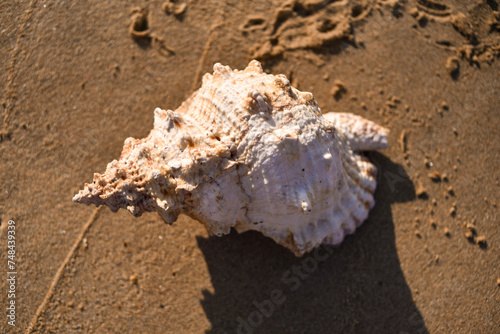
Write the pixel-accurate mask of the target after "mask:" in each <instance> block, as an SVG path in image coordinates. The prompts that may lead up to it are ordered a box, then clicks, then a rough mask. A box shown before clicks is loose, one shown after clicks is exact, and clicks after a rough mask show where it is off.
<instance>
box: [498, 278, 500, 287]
mask: <svg viewBox="0 0 500 334" xmlns="http://www.w3.org/2000/svg"><path fill="white" fill-rule="evenodd" d="M497 286H498V287H500V278H497Z"/></svg>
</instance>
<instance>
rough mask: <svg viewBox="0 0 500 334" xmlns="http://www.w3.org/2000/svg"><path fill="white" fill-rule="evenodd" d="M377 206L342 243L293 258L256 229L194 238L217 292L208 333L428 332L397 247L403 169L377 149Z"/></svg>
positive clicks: (208, 307) (410, 193)
mask: <svg viewBox="0 0 500 334" xmlns="http://www.w3.org/2000/svg"><path fill="white" fill-rule="evenodd" d="M370 159H371V160H372V161H373V162H374V163H375V164H376V165H377V166H378V168H379V180H378V182H379V183H378V186H377V191H376V193H375V200H376V205H375V207H374V208H373V210H372V211H371V212H370V216H369V219H368V220H367V221H366V222H365V223H364V224H363V226H361V227H360V228H359V229H358V230H357V231H356V233H355V234H354V235H353V236H349V237H347V238H346V240H344V242H343V243H342V244H341V245H340V246H339V247H327V246H322V247H319V248H318V249H317V250H316V251H313V252H311V253H309V254H306V255H304V257H302V258H297V257H295V256H294V255H293V254H292V253H291V252H290V251H288V250H287V249H285V248H284V247H282V246H279V245H277V244H276V243H274V241H272V240H271V239H269V238H266V237H264V236H262V235H261V234H259V233H257V232H246V233H243V234H237V233H236V232H234V231H233V232H232V233H231V234H230V235H228V236H225V237H222V238H216V237H211V238H202V237H198V238H197V242H198V245H199V247H200V249H201V251H202V252H203V254H204V256H205V259H206V263H207V266H208V269H209V272H210V275H211V280H212V285H213V287H214V293H213V294H212V293H210V292H208V291H203V295H204V297H203V299H202V300H201V305H202V307H203V309H204V311H205V313H206V315H207V318H208V319H209V320H210V322H211V324H212V328H211V329H210V330H208V331H207V332H206V333H210V334H216V333H217V334H218V333H245V334H249V333H400V334H403V333H428V330H427V328H426V326H425V323H424V321H423V319H422V316H421V314H420V312H419V310H418V309H417V307H416V305H415V303H414V302H413V300H412V295H411V292H410V289H409V287H408V285H407V283H406V280H405V277H404V275H403V272H402V270H401V266H400V262H399V259H398V255H397V252H396V245H395V235H394V223H393V219H392V214H391V204H392V203H396V202H407V201H412V200H414V199H415V189H414V186H413V183H412V182H411V181H410V179H409V178H408V175H407V174H406V173H405V172H404V169H403V168H402V167H401V166H400V165H397V164H394V163H393V162H391V161H390V160H389V159H388V158H386V157H385V156H383V155H381V154H379V153H372V154H370Z"/></svg>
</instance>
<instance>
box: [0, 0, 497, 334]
mask: <svg viewBox="0 0 500 334" xmlns="http://www.w3.org/2000/svg"><path fill="white" fill-rule="evenodd" d="M499 11H500V8H499V2H498V1H496V0H471V1H459V0H352V1H346V0H345V1H328V0H296V1H277V0H273V1H262V0H255V1H235V0H225V1H222V0H221V1H213V0H207V1H201V0H175V1H174V0H169V1H164V0H161V1H159V0H158V1H156V0H153V1H112V2H92V1H36V0H32V1H26V0H22V1H18V2H16V3H13V2H12V3H11V2H9V1H4V2H3V3H1V4H0V18H1V20H0V45H2V48H0V66H1V67H2V70H1V71H0V83H1V85H0V89H1V99H2V103H1V105H0V119H1V121H2V123H1V127H0V170H1V178H0V247H1V248H2V251H1V252H0V305H1V309H2V316H1V317H0V333H210V334H218V333H255V334H257V333H398V334H403V333H491V334H494V333H499V332H500V251H499V249H500V248H499V247H500V218H499V210H498V205H499V201H500V196H499V194H500V140H499V139H500V59H499V55H500V13H499ZM252 59H257V60H259V61H260V62H261V63H262V66H263V68H264V71H265V72H267V73H272V74H280V73H281V74H284V75H286V76H287V77H288V78H289V80H290V82H291V83H292V85H293V86H294V87H296V88H297V89H299V90H301V91H307V92H312V93H313V94H314V98H315V99H316V101H317V103H318V105H319V107H320V108H321V110H322V111H323V112H329V111H335V112H350V113H354V114H357V115H360V116H363V117H365V118H367V119H369V120H372V121H374V122H376V123H378V124H380V125H382V126H384V127H386V128H387V129H389V130H390V134H389V148H388V149H386V150H383V151H378V152H370V153H369V158H370V160H371V161H372V162H373V163H374V164H375V165H376V166H377V168H378V175H377V189H376V192H375V201H376V204H375V207H374V208H373V209H372V210H371V212H370V215H369V218H368V219H367V220H366V221H365V222H364V223H363V225H362V226H361V227H360V228H358V229H357V230H356V232H355V233H354V234H353V235H351V236H348V237H347V238H346V239H345V240H344V242H343V243H342V244H341V245H340V246H338V247H330V248H325V249H324V253H323V255H325V256H324V257H322V258H321V261H317V262H318V263H317V267H315V268H314V269H311V270H309V271H307V270H306V271H304V270H303V268H305V267H304V266H305V263H306V262H307V261H308V260H307V259H308V258H309V259H310V258H311V257H312V256H314V255H313V254H306V255H304V256H303V257H296V256H295V255H294V254H293V253H292V252H290V251H289V250H287V249H286V248H284V247H282V246H280V245H278V244H276V243H275V242H273V241H272V240H271V239H269V238H266V237H264V236H263V235H261V234H260V233H256V232H246V233H243V234H238V233H236V232H235V231H233V232H231V234H229V235H226V236H223V237H220V238H219V237H216V236H209V235H208V233H207V231H206V230H205V228H204V227H203V225H202V224H200V223H199V222H197V221H195V220H193V219H191V218H189V217H187V216H181V217H180V218H179V220H178V221H177V222H176V223H175V224H173V225H172V226H169V225H167V224H165V223H164V222H163V220H162V219H161V218H160V217H159V216H158V215H157V214H156V213H147V214H144V215H142V216H141V217H138V218H136V217H134V216H132V215H131V214H130V213H129V212H127V211H125V210H120V211H118V212H117V213H112V212H111V211H110V210H109V209H108V208H107V207H100V208H95V207H94V206H85V205H79V204H76V203H73V202H72V197H73V196H74V195H75V194H76V193H78V191H79V190H80V189H82V188H83V186H84V184H85V183H86V182H91V181H92V177H93V173H94V172H99V173H102V172H104V170H105V169H106V165H107V164H108V163H109V162H110V161H112V160H113V159H118V158H119V157H120V152H121V151H122V147H123V143H124V140H125V139H127V138H129V137H133V138H144V137H146V136H147V135H148V133H149V131H150V130H151V128H152V127H153V111H154V110H155V108H156V107H160V108H163V109H172V110H174V109H175V108H177V107H178V106H179V105H180V104H181V103H182V102H183V101H184V100H186V99H187V98H188V97H189V96H190V95H191V94H192V93H193V92H194V91H195V90H196V89H198V88H199V87H200V85H201V79H202V76H203V74H205V73H211V72H212V71H213V65H214V64H215V63H217V62H219V63H221V64H223V65H229V66H230V67H231V68H235V69H243V68H245V67H246V66H247V65H248V63H249V61H250V60H252ZM9 231H15V233H13V232H9ZM14 235H15V238H13V237H9V236H14ZM9 241H11V242H10V243H9ZM14 241H15V242H14ZM9 251H10V252H9ZM9 256H10V257H9ZM8 261H11V262H8ZM9 266H12V267H9ZM300 268H302V270H301V269H300ZM276 291H279V293H276ZM269 301H271V303H270V302H269ZM11 305H14V306H13V307H11ZM9 307H10V309H9Z"/></svg>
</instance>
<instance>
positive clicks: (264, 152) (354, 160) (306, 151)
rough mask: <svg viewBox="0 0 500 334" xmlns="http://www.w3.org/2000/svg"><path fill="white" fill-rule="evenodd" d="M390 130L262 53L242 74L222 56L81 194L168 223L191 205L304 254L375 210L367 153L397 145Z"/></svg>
mask: <svg viewBox="0 0 500 334" xmlns="http://www.w3.org/2000/svg"><path fill="white" fill-rule="evenodd" d="M387 133H388V131H387V130H386V129H384V128H382V127H380V126H378V125H376V124H375V123H373V122H370V121H368V120H365V119H363V118H362V117H359V116H355V115H351V114H340V113H328V114H325V116H323V115H322V113H321V110H320V109H319V108H318V105H317V103H316V101H315V100H314V97H313V95H312V94H311V93H308V92H301V91H299V90H297V89H295V88H293V87H292V86H291V85H290V82H289V81H288V79H287V78H286V77H285V76H284V75H271V74H266V73H264V71H263V69H262V66H261V64H260V63H259V62H258V61H255V60H253V61H251V62H250V64H249V65H248V66H247V67H246V68H245V69H244V70H242V71H238V70H232V69H231V68H229V67H228V66H223V65H221V64H219V63H217V64H215V65H214V72H213V74H205V76H204V77H203V84H202V86H201V87H200V89H199V90H198V91H196V92H195V93H193V94H192V95H191V97H190V98H189V99H188V100H186V101H185V102H183V103H182V104H181V106H179V108H177V109H176V110H175V111H172V110H163V109H160V108H157V109H156V110H155V112H154V127H153V129H152V130H151V132H150V134H149V135H148V136H147V137H146V138H144V139H133V138H128V139H127V140H125V145H124V148H123V151H122V154H121V156H120V158H119V159H118V160H113V161H112V162H111V163H109V164H108V166H107V168H106V171H105V172H104V174H102V175H101V174H94V180H93V182H92V183H90V184H86V185H85V187H84V189H83V190H81V191H80V192H79V193H78V194H77V195H75V197H74V198H73V201H75V202H78V203H85V204H90V203H94V204H95V205H97V206H99V205H102V204H104V205H107V206H108V207H109V208H110V209H111V210H112V211H117V210H118V209H120V208H125V209H127V210H129V211H130V212H131V213H132V214H134V215H135V216H140V215H141V214H142V213H143V212H146V211H156V212H158V213H159V214H160V216H161V217H162V218H163V219H164V220H165V221H166V222H167V223H169V224H172V223H173V222H175V221H176V219H177V217H178V215H179V214H180V213H184V214H186V215H188V216H190V217H192V218H194V219H197V220H199V221H200V222H202V223H203V224H204V226H205V227H206V228H207V230H208V231H209V232H210V233H211V234H216V235H223V234H227V233H229V231H230V229H231V227H233V228H235V229H236V230H237V231H239V232H243V231H247V230H257V231H260V232H262V233H263V234H264V235H266V236H268V237H270V238H272V239H274V240H275V241H276V242H278V243H279V244H281V245H284V246H285V247H287V248H289V249H290V250H291V251H293V252H294V253H295V254H296V255H298V256H301V255H303V254H304V253H306V252H308V251H310V250H312V249H313V248H315V247H317V246H319V245H320V244H322V243H327V244H339V243H340V242H342V240H343V239H344V236H345V235H347V234H351V233H354V231H355V229H356V228H357V227H358V226H359V225H361V223H362V222H363V221H364V220H365V219H366V218H367V216H368V212H369V210H370V209H371V208H372V207H373V205H374V200H373V192H374V190H375V186H376V178H375V176H376V168H375V166H374V165H373V164H371V163H370V162H369V161H368V159H367V158H366V157H365V156H364V155H363V153H362V152H361V151H367V150H376V149H382V148H385V147H387Z"/></svg>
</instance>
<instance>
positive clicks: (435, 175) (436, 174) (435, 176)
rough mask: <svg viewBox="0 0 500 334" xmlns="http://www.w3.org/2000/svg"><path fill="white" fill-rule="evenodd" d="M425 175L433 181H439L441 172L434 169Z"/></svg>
mask: <svg viewBox="0 0 500 334" xmlns="http://www.w3.org/2000/svg"><path fill="white" fill-rule="evenodd" d="M427 176H428V177H429V179H431V180H432V181H434V182H439V181H441V174H439V172H438V171H436V170H435V171H434V172H432V173H429V174H428V175H427Z"/></svg>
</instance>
